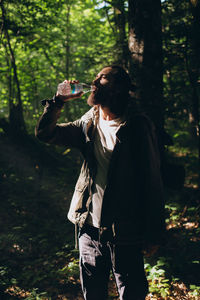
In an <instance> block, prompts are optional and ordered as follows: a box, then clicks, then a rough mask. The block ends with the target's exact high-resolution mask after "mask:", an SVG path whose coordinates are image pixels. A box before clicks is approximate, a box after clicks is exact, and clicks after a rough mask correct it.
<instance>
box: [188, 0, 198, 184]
mask: <svg viewBox="0 0 200 300" xmlns="http://www.w3.org/2000/svg"><path fill="white" fill-rule="evenodd" d="M190 3H191V12H192V16H193V19H192V34H191V36H189V34H187V39H188V40H189V39H190V38H191V51H192V52H191V54H190V56H189V54H188V53H187V49H186V67H187V71H188V76H189V80H190V84H191V88H192V111H191V115H192V120H193V125H194V127H195V129H196V130H195V131H196V136H197V138H198V161H199V162H198V177H199V178H198V186H199V187H200V116H199V113H200V111H199V100H200V99H199V83H200V82H199V80H198V79H199V75H200V38H199V37H200V2H199V0H191V1H190Z"/></svg>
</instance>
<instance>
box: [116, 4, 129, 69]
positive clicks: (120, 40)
mask: <svg viewBox="0 0 200 300" xmlns="http://www.w3.org/2000/svg"><path fill="white" fill-rule="evenodd" d="M112 6H113V8H114V22H115V29H116V49H117V58H116V63H117V64H120V65H122V66H123V67H124V68H126V69H127V68H128V64H129V60H130V52H129V49H128V44H127V34H126V12H125V6H124V0H123V1H122V0H113V1H112Z"/></svg>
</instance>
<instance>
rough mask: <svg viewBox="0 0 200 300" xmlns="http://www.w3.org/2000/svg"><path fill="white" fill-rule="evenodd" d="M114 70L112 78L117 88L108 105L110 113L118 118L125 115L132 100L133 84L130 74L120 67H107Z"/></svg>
mask: <svg viewBox="0 0 200 300" xmlns="http://www.w3.org/2000/svg"><path fill="white" fill-rule="evenodd" d="M107 67H109V68H112V76H113V78H114V83H115V84H116V86H117V89H116V91H113V94H114V96H113V97H111V98H110V99H109V103H106V104H107V106H108V107H109V109H110V111H111V112H112V113H114V114H116V115H117V116H121V115H123V113H124V111H125V109H126V107H127V105H128V102H129V100H130V95H129V91H130V90H132V83H131V79H130V76H129V74H128V73H127V72H126V71H125V69H124V68H123V67H121V66H120V65H111V66H107Z"/></svg>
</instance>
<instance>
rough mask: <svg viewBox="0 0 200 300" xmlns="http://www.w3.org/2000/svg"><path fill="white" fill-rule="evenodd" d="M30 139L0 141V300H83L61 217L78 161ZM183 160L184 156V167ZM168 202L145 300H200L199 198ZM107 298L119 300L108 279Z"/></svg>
mask: <svg viewBox="0 0 200 300" xmlns="http://www.w3.org/2000/svg"><path fill="white" fill-rule="evenodd" d="M33 140H34V138H32V139H30V140H28V141H21V142H20V141H18V140H17V139H15V140H11V139H10V138H8V137H6V136H5V135H4V134H3V133H1V134H0V145H1V147H0V202H1V210H0V299H27V300H31V299H37V300H40V299H43V300H46V299H48V300H56V299H62V300H82V299H83V297H82V294H81V289H80V282H79V270H78V252H77V250H74V233H73V226H72V225H71V224H70V223H69V222H68V221H67V217H66V215H67V210H68V207H69V203H70V200H71V196H72V193H73V188H74V185H75V182H76V179H77V177H78V173H79V168H80V161H81V158H80V156H79V155H77V153H76V152H73V151H70V150H69V149H60V150H59V151H60V153H58V154H55V153H57V151H56V150H57V149H55V147H48V146H42V145H40V143H35V141H34V142H33ZM32 142H33V143H32ZM52 153H53V154H52ZM188 159H189V158H187V157H183V160H185V163H186V164H187V163H188V161H187V160H188ZM189 176H191V174H190V175H189ZM187 182H188V181H187ZM165 196H166V222H167V239H166V240H167V242H166V244H165V246H163V247H161V248H160V249H159V250H158V252H157V253H156V255H154V256H153V257H151V258H145V270H146V274H147V278H148V281H149V286H150V293H149V295H148V296H147V298H146V299H147V300H150V299H155V300H156V299H157V300H158V299H176V300H184V299H192V300H193V299H194V300H198V299H200V250H199V249H200V229H199V205H200V202H199V199H200V191H199V189H197V188H196V186H195V185H192V184H186V185H185V186H184V187H183V188H182V189H179V190H178V191H174V190H169V189H168V190H167V191H166V193H165ZM111 299H113V300H114V299H115V300H117V299H118V296H117V292H116V287H115V283H114V280H113V278H112V276H111V280H110V282H109V300H111ZM94 300H95V299H94Z"/></svg>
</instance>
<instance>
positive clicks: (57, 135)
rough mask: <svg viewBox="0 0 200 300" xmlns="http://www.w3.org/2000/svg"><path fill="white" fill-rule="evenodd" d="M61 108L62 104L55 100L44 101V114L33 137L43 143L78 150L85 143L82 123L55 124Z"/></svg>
mask: <svg viewBox="0 0 200 300" xmlns="http://www.w3.org/2000/svg"><path fill="white" fill-rule="evenodd" d="M54 99H55V98H54ZM62 107H63V104H62V103H60V102H56V101H55V100H47V101H46V105H45V108H44V112H43V114H42V116H41V117H40V119H39V121H38V123H37V125H36V128H35V136H36V137H37V138H38V139H39V140H41V141H43V142H45V143H49V144H56V145H64V146H68V147H75V148H79V149H80V148H81V147H82V146H83V144H84V141H85V135H84V133H83V130H82V122H81V120H76V121H74V122H69V123H63V124H62V123H61V124H57V120H58V118H59V116H60V113H61V109H62Z"/></svg>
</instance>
